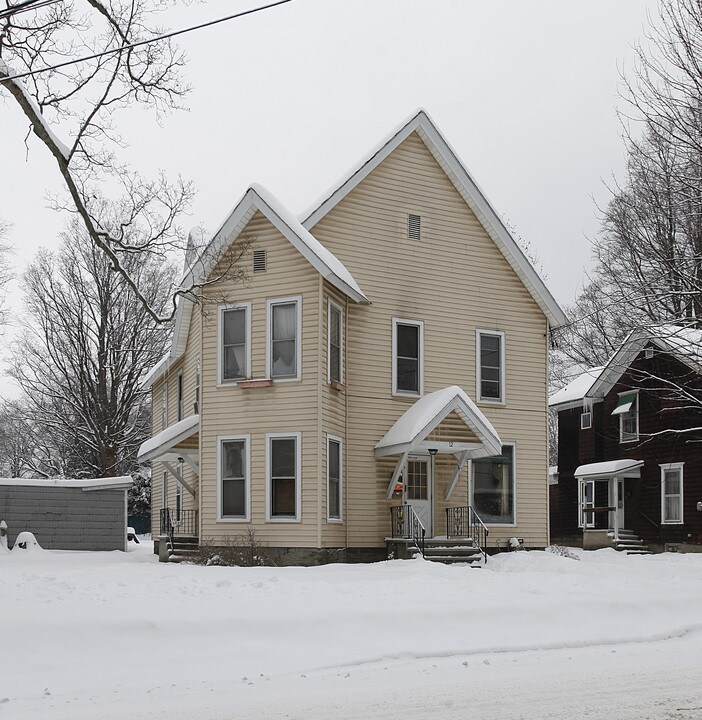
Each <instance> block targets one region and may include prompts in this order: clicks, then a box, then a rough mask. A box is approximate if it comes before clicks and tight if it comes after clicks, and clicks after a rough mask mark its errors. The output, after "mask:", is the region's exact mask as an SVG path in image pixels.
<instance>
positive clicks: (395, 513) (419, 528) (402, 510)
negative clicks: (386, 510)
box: [390, 505, 427, 557]
mask: <svg viewBox="0 0 702 720" xmlns="http://www.w3.org/2000/svg"><path fill="white" fill-rule="evenodd" d="M390 518H391V523H392V536H393V537H394V538H407V539H408V540H410V539H411V540H414V542H415V544H416V546H417V548H418V549H419V552H420V553H422V557H424V549H425V548H424V539H425V536H426V534H427V530H426V528H425V527H424V525H423V524H422V521H421V520H420V519H419V517H418V516H417V513H416V512H415V511H414V508H413V507H412V506H411V505H395V506H394V507H391V508H390Z"/></svg>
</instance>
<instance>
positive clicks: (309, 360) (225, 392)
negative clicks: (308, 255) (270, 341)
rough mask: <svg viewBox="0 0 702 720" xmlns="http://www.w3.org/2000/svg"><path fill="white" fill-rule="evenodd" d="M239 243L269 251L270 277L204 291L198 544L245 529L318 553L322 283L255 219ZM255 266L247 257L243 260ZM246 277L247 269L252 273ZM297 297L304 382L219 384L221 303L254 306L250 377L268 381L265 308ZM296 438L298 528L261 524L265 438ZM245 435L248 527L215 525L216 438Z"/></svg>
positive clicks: (273, 232) (278, 543) (280, 543)
mask: <svg viewBox="0 0 702 720" xmlns="http://www.w3.org/2000/svg"><path fill="white" fill-rule="evenodd" d="M242 237H245V238H248V239H249V240H250V241H252V242H253V245H252V248H255V249H262V250H266V251H267V270H266V271H265V272H262V273H256V274H253V273H251V272H250V273H249V276H248V280H247V281H246V282H245V283H241V282H235V281H231V280H227V279H224V280H222V281H220V282H218V283H216V284H215V285H212V286H209V287H208V288H206V289H205V290H204V291H203V294H204V297H205V303H204V308H205V317H204V320H203V353H202V413H201V419H200V440H201V447H200V456H201V465H200V469H201V480H200V487H201V493H200V507H201V526H202V532H201V538H202V541H204V542H210V543H214V544H217V543H219V542H221V541H222V538H227V537H228V536H232V535H240V534H243V533H245V532H246V529H247V527H248V526H250V527H253V529H254V531H255V532H256V534H257V536H258V537H259V538H260V539H261V540H263V541H265V542H266V543H267V544H269V545H270V546H276V547H285V546H294V547H317V545H318V544H319V543H318V517H319V507H318V506H319V503H320V500H319V492H320V488H319V485H320V484H321V480H320V479H319V474H320V473H319V467H318V466H319V458H318V453H319V442H318V426H319V420H318V407H319V402H318V381H319V364H320V359H319V347H318V341H319V328H318V322H319V305H320V302H319V300H320V296H321V280H320V276H319V275H318V273H317V272H316V271H315V270H314V268H312V266H311V265H310V264H309V263H308V262H307V260H305V259H304V258H303V257H302V255H300V253H299V252H298V251H297V250H296V249H295V248H294V247H293V246H292V245H291V244H290V243H289V242H288V241H287V240H286V239H285V238H284V237H283V236H282V235H281V234H280V233H279V232H278V231H277V230H276V229H275V228H274V227H273V226H272V225H271V223H270V222H269V221H268V220H267V219H266V218H265V217H264V216H263V215H262V214H261V213H257V214H256V215H254V217H253V218H252V219H251V220H250V222H249V223H248V225H247V227H246V228H245V229H244V231H243V233H242ZM243 262H245V263H246V264H247V266H248V265H250V264H251V263H252V260H251V255H250V254H247V255H246V257H245V258H244V259H243ZM249 270H250V268H249ZM298 295H299V296H301V298H302V305H301V312H302V338H301V340H302V368H301V371H302V375H301V377H302V379H301V380H300V381H297V380H293V381H276V382H274V383H273V385H272V386H271V387H263V388H255V389H242V388H240V387H238V386H237V385H235V384H229V385H221V386H220V385H218V367H217V363H218V342H219V340H218V312H217V307H218V305H219V304H221V303H225V304H226V303H234V302H250V303H251V377H252V378H253V379H258V378H265V377H266V335H267V332H266V306H267V301H268V300H272V299H275V298H283V297H290V296H298ZM273 432H290V433H294V432H299V433H301V450H302V452H301V456H302V460H301V462H302V468H301V478H302V508H301V521H300V522H299V523H295V522H267V521H266V471H265V460H266V434H267V433H273ZM231 435H234V436H236V435H249V436H250V458H251V467H250V478H251V483H250V484H251V523H250V525H247V524H246V523H236V522H230V521H228V522H222V521H218V520H217V486H218V477H217V472H218V470H217V438H218V437H223V436H231Z"/></svg>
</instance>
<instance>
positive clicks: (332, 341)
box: [328, 300, 344, 382]
mask: <svg viewBox="0 0 702 720" xmlns="http://www.w3.org/2000/svg"><path fill="white" fill-rule="evenodd" d="M343 325H344V313H343V310H342V309H341V308H340V307H339V306H338V305H337V304H336V303H334V302H332V301H331V300H330V301H329V313H328V328H329V329H328V334H329V347H328V357H329V382H343V374H342V355H341V351H342V344H341V343H342V337H343Z"/></svg>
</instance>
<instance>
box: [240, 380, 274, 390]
mask: <svg viewBox="0 0 702 720" xmlns="http://www.w3.org/2000/svg"><path fill="white" fill-rule="evenodd" d="M271 385H273V381H272V380H271V379H270V378H261V379H260V380H239V382H238V383H237V387H240V388H241V389H242V390H255V389H256V388H267V387H271Z"/></svg>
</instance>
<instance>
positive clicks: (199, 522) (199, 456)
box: [197, 290, 251, 544]
mask: <svg viewBox="0 0 702 720" xmlns="http://www.w3.org/2000/svg"><path fill="white" fill-rule="evenodd" d="M202 303H203V298H202V290H200V303H199V307H198V312H199V313H200V403H199V405H198V408H197V412H198V415H199V416H200V429H199V431H198V443H197V463H198V466H199V467H200V473H199V475H198V476H197V536H198V538H199V544H202V470H203V464H202V438H203V433H202V426H203V423H202V419H203V417H204V415H203V413H202V407H203V405H204V404H205V381H204V377H205V373H204V372H203V371H204V368H205V363H204V356H203V350H204V340H203V338H204V336H205V328H204V326H203V323H204V316H203V312H202ZM217 372H219V368H217ZM250 483H251V468H249V484H250ZM249 492H250V488H249Z"/></svg>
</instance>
